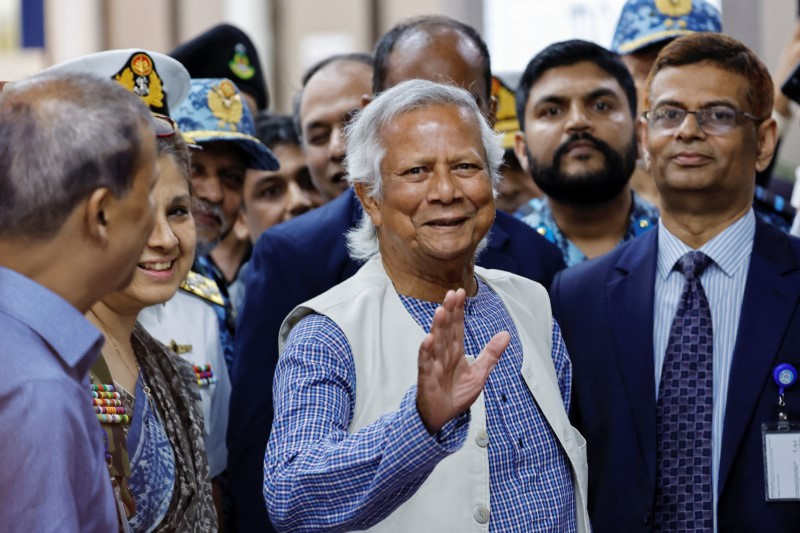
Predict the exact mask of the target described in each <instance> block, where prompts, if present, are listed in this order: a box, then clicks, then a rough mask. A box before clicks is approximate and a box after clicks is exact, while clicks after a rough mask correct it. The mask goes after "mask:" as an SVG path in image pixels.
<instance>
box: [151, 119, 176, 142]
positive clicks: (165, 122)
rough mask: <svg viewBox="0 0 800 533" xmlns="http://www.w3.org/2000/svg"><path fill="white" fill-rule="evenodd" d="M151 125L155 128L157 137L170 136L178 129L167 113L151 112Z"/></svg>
mask: <svg viewBox="0 0 800 533" xmlns="http://www.w3.org/2000/svg"><path fill="white" fill-rule="evenodd" d="M153 127H154V128H155V130H156V137H158V138H159V139H163V138H164V137H172V136H173V135H175V134H176V133H178V132H179V131H180V130H179V129H178V125H177V124H176V123H175V121H174V120H172V119H171V118H169V117H168V116H167V115H157V114H155V113H153Z"/></svg>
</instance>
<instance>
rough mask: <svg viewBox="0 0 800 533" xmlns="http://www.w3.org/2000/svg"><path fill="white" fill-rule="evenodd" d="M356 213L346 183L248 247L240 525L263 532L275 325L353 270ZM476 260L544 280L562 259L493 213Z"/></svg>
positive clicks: (233, 459) (236, 470)
mask: <svg viewBox="0 0 800 533" xmlns="http://www.w3.org/2000/svg"><path fill="white" fill-rule="evenodd" d="M360 218H361V204H360V203H359V201H358V198H357V197H356V195H355V193H354V192H353V191H352V189H349V190H348V191H347V192H345V193H343V194H342V195H341V196H339V197H338V198H337V199H335V200H333V201H332V202H329V203H328V204H326V205H324V206H322V207H320V208H318V209H315V210H313V211H311V212H309V213H307V214H304V215H302V216H300V217H298V218H296V219H293V220H290V221H289V222H286V223H284V224H280V225H278V226H275V227H273V228H271V229H270V230H268V231H267V232H265V233H264V234H263V235H262V236H261V238H260V239H259V240H258V243H257V244H256V246H255V249H254V250H253V255H252V258H251V260H250V266H249V272H248V275H247V288H246V291H245V302H244V306H243V308H242V311H241V315H240V320H239V324H238V326H237V329H236V340H235V350H234V353H235V355H234V364H233V367H232V369H231V384H232V387H233V391H232V394H231V403H230V419H229V422H228V484H229V487H230V490H231V494H232V496H233V501H234V512H235V514H236V523H237V527H238V530H239V531H265V530H267V531H268V530H269V521H268V519H267V513H266V509H265V506H264V500H263V497H262V485H263V463H264V449H265V448H266V445H267V438H268V436H269V432H270V427H271V424H272V376H273V374H274V372H275V365H276V363H277V361H278V330H279V328H280V325H281V322H282V321H283V319H284V318H285V317H286V315H287V314H289V312H290V311H291V310H292V309H294V307H295V306H297V305H298V304H300V303H302V302H304V301H306V300H308V299H310V298H313V297H314V296H317V295H318V294H321V293H323V292H325V291H326V290H328V289H330V288H331V287H333V286H334V285H336V284H338V283H340V282H342V281H344V280H346V279H347V278H349V277H350V276H352V275H353V274H355V272H356V271H357V270H358V269H359V267H360V266H361V265H360V264H359V263H357V262H355V261H353V260H351V259H350V257H349V256H348V254H347V247H346V245H345V237H344V234H345V232H346V231H347V230H348V229H350V228H351V227H352V226H353V225H354V224H355V223H356V222H357V221H358V220H359V219H360ZM478 264H479V265H481V266H483V267H486V268H496V269H500V270H507V271H509V272H513V273H516V274H519V275H522V276H525V277H527V278H530V279H533V280H535V281H538V282H539V283H541V284H542V285H544V286H545V287H548V286H549V285H550V282H551V281H552V279H553V276H554V275H555V273H556V272H557V271H558V270H560V269H561V268H563V266H564V263H563V259H562V256H561V252H560V251H559V249H558V248H557V247H556V246H555V245H553V244H551V243H550V242H548V241H547V240H546V239H544V238H543V237H542V236H540V235H539V234H538V233H536V231H534V230H533V229H532V228H530V227H529V226H527V225H526V224H524V223H522V222H520V221H519V220H517V219H515V218H513V217H511V216H509V215H506V214H504V213H500V212H498V213H497V218H496V220H495V223H494V226H493V227H492V233H491V238H490V241H489V246H488V247H487V249H486V250H485V251H484V252H483V253H482V254H481V256H480V258H479V259H478Z"/></svg>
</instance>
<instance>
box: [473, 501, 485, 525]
mask: <svg viewBox="0 0 800 533" xmlns="http://www.w3.org/2000/svg"><path fill="white" fill-rule="evenodd" d="M472 516H473V517H474V518H475V521H476V522H477V523H479V524H485V523H486V522H488V521H489V508H488V507H486V506H485V505H483V504H480V505H476V506H475V512H474V513H472Z"/></svg>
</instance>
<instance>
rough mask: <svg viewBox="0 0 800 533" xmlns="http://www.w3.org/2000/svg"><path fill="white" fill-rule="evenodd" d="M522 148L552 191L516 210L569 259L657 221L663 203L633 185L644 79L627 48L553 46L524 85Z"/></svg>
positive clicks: (539, 180)
mask: <svg viewBox="0 0 800 533" xmlns="http://www.w3.org/2000/svg"><path fill="white" fill-rule="evenodd" d="M517 116H518V117H520V127H521V128H522V130H523V131H521V132H519V133H517V139H516V146H515V151H516V154H517V157H518V158H519V160H520V162H521V163H522V166H523V168H524V169H525V170H527V171H528V172H530V174H531V176H532V177H533V180H534V181H535V182H536V184H537V185H538V186H539V188H540V189H541V190H542V192H543V193H544V196H543V197H542V198H534V199H533V200H531V201H530V202H528V204H526V205H524V206H523V207H522V208H521V209H520V210H519V211H518V212H517V215H518V216H520V217H521V218H522V220H523V221H524V222H526V223H527V224H529V225H531V226H533V227H534V228H536V229H537V231H539V233H541V234H542V235H544V236H545V237H546V238H548V239H549V240H550V241H552V242H554V243H555V244H556V245H558V247H559V248H560V249H561V252H562V253H563V255H564V261H565V263H566V264H567V266H572V265H575V264H577V263H580V262H581V261H584V260H586V259H587V258H591V257H596V256H598V255H602V254H604V253H606V252H609V251H611V250H612V249H614V248H615V247H616V246H617V245H618V244H619V243H620V242H623V241H627V240H629V239H632V238H633V237H636V236H637V235H640V234H641V233H644V232H645V231H647V230H649V229H650V228H652V227H653V225H654V224H655V222H656V221H657V219H658V212H657V210H656V209H655V207H653V206H652V205H651V204H650V203H648V202H646V201H645V200H643V199H642V198H640V197H638V196H637V195H636V194H635V193H634V192H633V191H632V190H631V188H630V186H629V185H628V182H629V181H630V179H631V175H632V174H633V170H634V168H635V165H636V153H637V145H636V137H635V128H634V118H635V117H636V88H635V86H634V83H633V79H632V78H631V75H630V73H629V72H628V70H627V69H626V68H625V64H624V63H623V62H622V60H621V59H620V58H619V56H618V55H617V54H615V53H613V52H609V51H608V50H606V49H605V48H603V47H601V46H599V45H596V44H594V43H590V42H586V41H579V40H573V41H565V42H560V43H555V44H553V45H550V46H548V47H547V48H545V49H544V50H543V51H542V52H540V53H539V54H538V55H536V56H535V57H534V58H533V59H532V60H531V61H530V63H528V66H527V67H526V69H525V72H524V73H523V75H522V78H521V80H520V84H519V87H518V88H517Z"/></svg>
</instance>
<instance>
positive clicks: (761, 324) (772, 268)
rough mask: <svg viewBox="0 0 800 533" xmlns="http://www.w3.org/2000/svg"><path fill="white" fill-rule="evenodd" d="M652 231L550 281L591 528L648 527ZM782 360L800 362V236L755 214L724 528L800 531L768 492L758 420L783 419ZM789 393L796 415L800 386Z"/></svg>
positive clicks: (723, 471) (734, 374)
mask: <svg viewBox="0 0 800 533" xmlns="http://www.w3.org/2000/svg"><path fill="white" fill-rule="evenodd" d="M657 235H658V229H656V230H654V231H650V232H648V233H646V234H645V235H643V236H641V237H638V238H636V239H634V240H632V241H630V242H628V243H626V244H625V245H623V246H621V247H619V248H618V249H616V250H614V251H613V252H611V253H609V254H608V255H606V256H603V257H601V258H599V259H597V260H594V261H590V262H587V263H583V264H581V265H577V266H575V267H573V268H570V269H567V270H565V271H562V272H561V273H560V274H559V275H558V276H556V279H555V281H554V282H553V285H552V287H551V294H550V297H551V300H552V303H553V313H554V315H555V317H556V318H557V320H558V321H559V324H560V325H561V328H562V331H563V334H564V340H565V342H566V345H567V349H568V351H569V354H570V357H571V359H572V364H573V371H574V373H573V389H572V390H573V399H572V406H573V409H572V412H571V413H570V415H571V418H572V419H573V424H575V425H576V427H578V429H580V431H581V432H582V433H583V435H584V437H586V440H587V451H588V460H589V513H590V517H591V519H592V525H593V527H594V528H595V531H601V532H602V531H626V532H627V531H650V530H652V525H651V515H652V507H653V499H654V495H655V482H656V467H655V462H656V390H655V372H654V362H653V301H654V294H653V293H654V283H655V275H656V252H657V250H656V248H657ZM780 363H791V364H793V365H794V366H795V367H796V368H798V369H800V240H798V239H795V238H792V237H789V236H787V235H785V234H784V233H782V232H780V231H779V230H776V229H775V228H773V227H771V226H768V225H766V224H764V223H763V222H757V225H756V235H755V242H754V246H753V255H752V257H751V260H750V270H749V272H748V275H747V284H746V287H745V292H744V299H743V301H742V313H741V320H740V322H739V329H738V333H737V338H736V344H735V348H734V354H733V361H732V365H731V370H730V384H729V387H728V399H727V406H726V412H725V420H724V429H723V438H722V453H721V457H720V466H719V506H718V525H719V530H720V531H798V530H800V503H796V502H795V503H769V504H767V503H765V501H764V494H765V489H764V463H763V453H762V444H761V440H762V437H761V423H762V422H774V421H776V420H777V409H776V403H777V396H778V393H777V387H776V386H775V384H774V382H773V379H772V370H773V369H774V368H775V366H776V365H778V364H780ZM786 398H787V402H788V403H789V408H790V409H789V411H790V418H793V419H794V420H798V421H800V386H798V387H795V388H794V389H790V390H789V391H787V396H786Z"/></svg>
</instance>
